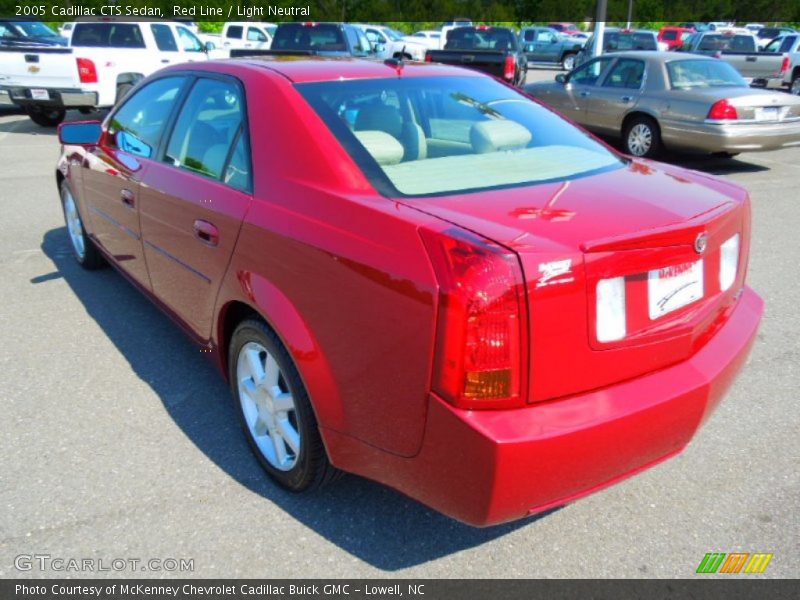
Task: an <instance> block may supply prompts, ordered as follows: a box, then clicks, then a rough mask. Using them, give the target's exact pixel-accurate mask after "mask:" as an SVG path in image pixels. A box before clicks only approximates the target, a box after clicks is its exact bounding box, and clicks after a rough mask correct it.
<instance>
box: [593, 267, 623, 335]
mask: <svg viewBox="0 0 800 600" xmlns="http://www.w3.org/2000/svg"><path fill="white" fill-rule="evenodd" d="M596 322H597V331H596V335H597V341H598V342H614V341H616V340H621V339H622V338H624V337H625V333H626V331H627V315H626V313H625V278H624V277H614V278H613V279H601V280H600V281H599V282H598V283H597V317H596Z"/></svg>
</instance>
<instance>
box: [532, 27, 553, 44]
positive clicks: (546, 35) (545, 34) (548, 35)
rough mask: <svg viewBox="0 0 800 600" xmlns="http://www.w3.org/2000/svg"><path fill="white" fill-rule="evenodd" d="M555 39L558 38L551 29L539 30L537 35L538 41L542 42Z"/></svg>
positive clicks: (545, 42) (546, 42)
mask: <svg viewBox="0 0 800 600" xmlns="http://www.w3.org/2000/svg"><path fill="white" fill-rule="evenodd" d="M555 39H556V36H555V34H553V33H552V32H550V31H546V30H544V29H543V30H541V31H539V34H538V35H537V36H536V41H537V42H539V43H540V44H549V43H551V42H554V41H555Z"/></svg>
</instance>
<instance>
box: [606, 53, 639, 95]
mask: <svg viewBox="0 0 800 600" xmlns="http://www.w3.org/2000/svg"><path fill="white" fill-rule="evenodd" d="M643 78H644V62H643V61H641V60H632V59H629V58H625V59H622V60H620V61H617V64H616V65H614V67H613V68H612V69H611V72H610V73H609V74H608V77H606V79H605V81H604V82H603V87H613V88H626V89H631V90H638V89H639V88H640V87H642V79H643Z"/></svg>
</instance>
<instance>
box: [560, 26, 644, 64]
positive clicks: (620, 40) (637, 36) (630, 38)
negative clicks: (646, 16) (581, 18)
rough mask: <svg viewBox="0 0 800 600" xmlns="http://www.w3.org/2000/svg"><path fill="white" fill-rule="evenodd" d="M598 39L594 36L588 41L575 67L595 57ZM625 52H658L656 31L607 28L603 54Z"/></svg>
mask: <svg viewBox="0 0 800 600" xmlns="http://www.w3.org/2000/svg"><path fill="white" fill-rule="evenodd" d="M595 45H596V38H595V36H594V35H592V37H590V38H589V39H588V41H587V42H586V44H585V45H584V47H583V50H581V51H580V52H579V53H578V56H577V57H576V58H575V65H576V66H578V65H581V64H583V63H585V62H586V61H588V60H591V59H592V57H594V47H595ZM625 50H652V51H653V52H656V51H658V37H657V34H656V32H655V31H650V30H648V29H619V28H618V27H606V28H605V31H604V32H603V52H602V53H601V54H608V53H610V52H623V51H625Z"/></svg>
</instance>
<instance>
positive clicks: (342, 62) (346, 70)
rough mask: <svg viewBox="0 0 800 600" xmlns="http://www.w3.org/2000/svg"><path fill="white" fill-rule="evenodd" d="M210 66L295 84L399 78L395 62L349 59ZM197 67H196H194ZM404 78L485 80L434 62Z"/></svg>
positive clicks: (409, 69)
mask: <svg viewBox="0 0 800 600" xmlns="http://www.w3.org/2000/svg"><path fill="white" fill-rule="evenodd" d="M202 64H205V65H208V66H212V65H220V66H222V65H226V66H230V65H232V64H236V65H241V66H245V67H251V68H260V69H270V70H271V71H274V72H276V73H279V74H281V75H283V76H284V77H286V78H287V79H289V80H290V81H292V82H294V83H310V82H318V81H340V80H343V79H384V78H387V77H393V76H394V77H397V76H398V69H397V67H396V63H394V62H393V61H379V60H369V59H364V58H355V57H349V56H343V57H329V56H291V55H285V56H275V55H265V56H245V57H241V58H235V59H227V60H219V61H209V62H207V63H202ZM192 66H194V65H192ZM399 76H401V77H442V76H444V77H484V75H482V74H480V73H478V72H477V71H474V70H470V69H466V68H461V67H451V66H447V65H440V64H435V63H411V62H406V63H403V67H402V70H401V71H400V75H399Z"/></svg>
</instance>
